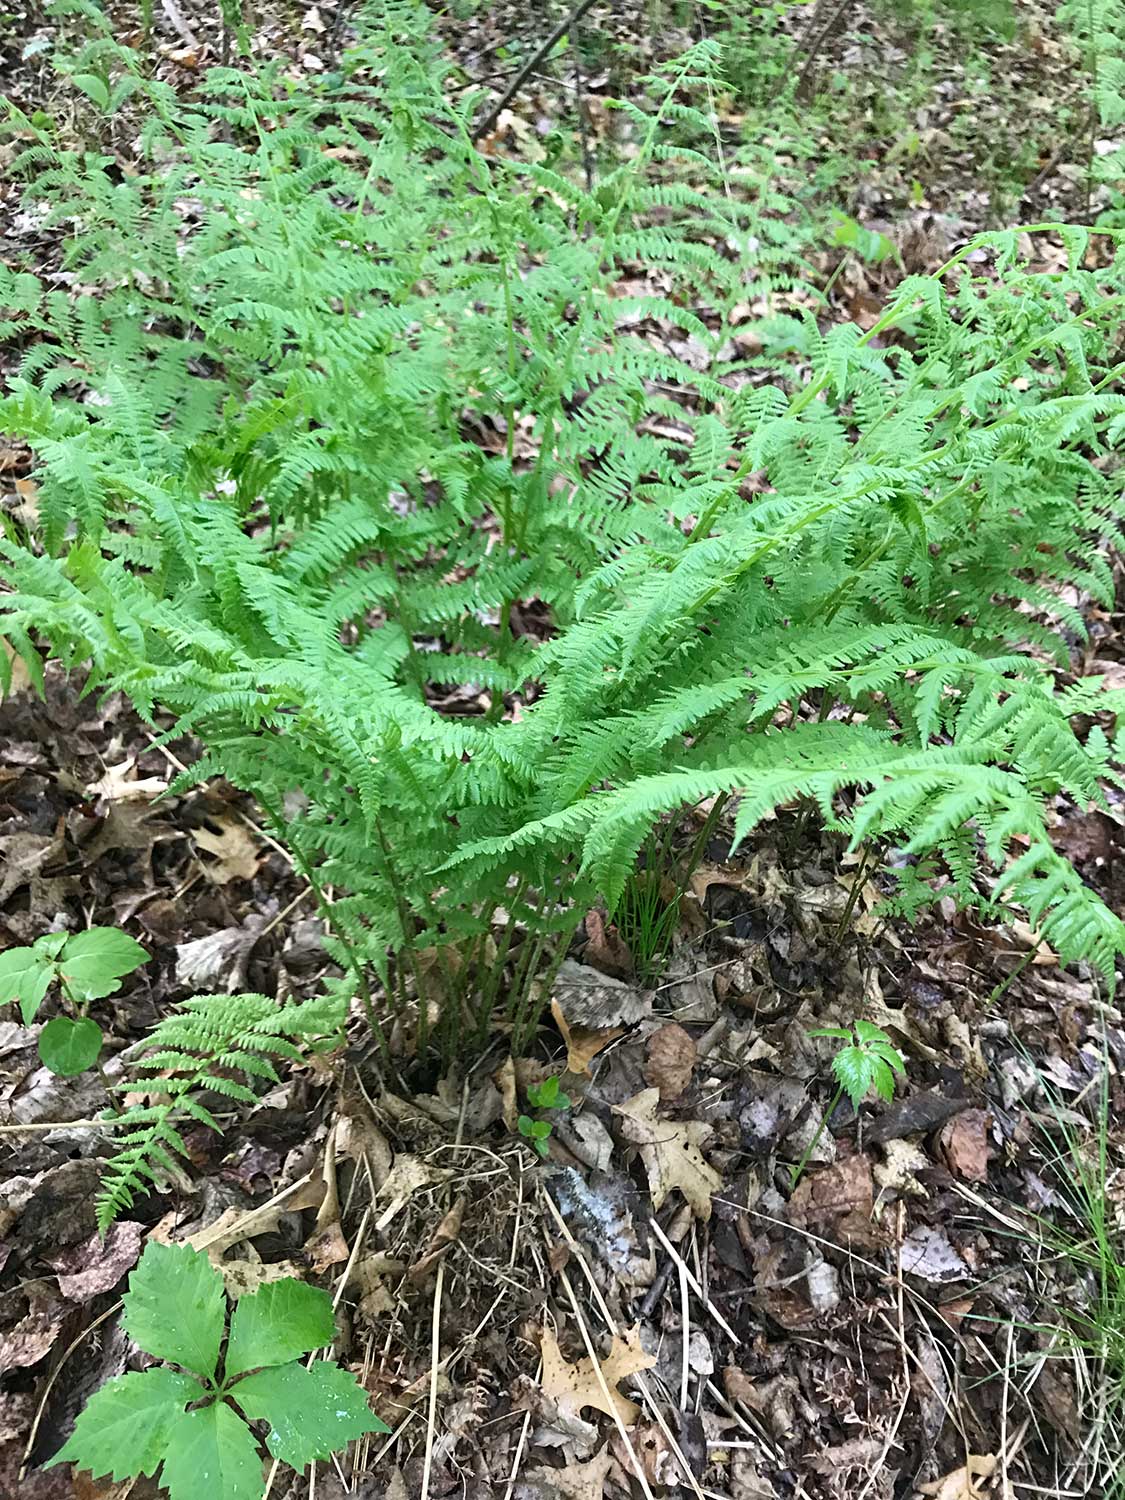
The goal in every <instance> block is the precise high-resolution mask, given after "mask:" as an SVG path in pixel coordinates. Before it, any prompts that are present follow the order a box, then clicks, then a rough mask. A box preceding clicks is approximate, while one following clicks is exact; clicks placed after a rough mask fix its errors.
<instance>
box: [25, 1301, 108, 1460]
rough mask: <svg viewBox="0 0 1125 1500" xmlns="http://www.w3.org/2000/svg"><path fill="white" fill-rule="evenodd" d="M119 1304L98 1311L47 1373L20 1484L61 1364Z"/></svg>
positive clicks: (29, 1436)
mask: <svg viewBox="0 0 1125 1500" xmlns="http://www.w3.org/2000/svg"><path fill="white" fill-rule="evenodd" d="M121 1306H122V1304H121V1301H120V1300H118V1301H117V1302H115V1303H114V1304H113V1305H112V1307H107V1308H106V1310H105V1312H103V1313H99V1314H98V1316H97V1317H96V1318H95V1319H94V1321H93V1322H92V1323H89V1324H87V1326H86V1327H85V1328H83V1330H82V1332H81V1333H79V1334H77V1335H76V1336H75V1337H74V1338H73V1339H71V1341H70V1343H69V1344H68V1345H67V1347H66V1351H65V1353H64V1354H63V1357H62V1359H60V1360H59V1362H58V1364H57V1365H56V1366H55V1368H54V1369H53V1370H52V1371H51V1373H50V1375H48V1377H47V1382H46V1384H45V1385H44V1387H43V1391H42V1394H41V1395H40V1397H39V1405H38V1407H36V1410H35V1417H34V1419H33V1421H32V1423H31V1431H30V1432H29V1433H28V1437H27V1446H26V1447H25V1448H24V1450H23V1458H22V1459H21V1460H20V1471H19V1474H18V1475H17V1476H16V1477H17V1478H18V1480H19V1482H20V1484H22V1483H23V1481H24V1476H25V1475H26V1474H27V1461H28V1459H29V1458H30V1457H31V1450H32V1448H34V1447H35V1439H36V1438H37V1437H38V1435H39V1424H40V1422H42V1420H43V1413H44V1411H46V1409H47V1397H48V1396H49V1395H50V1394H51V1391H52V1390H53V1388H54V1384H55V1381H56V1380H57V1379H58V1378H59V1376H60V1375H61V1374H62V1370H63V1366H64V1365H65V1364H66V1362H67V1360H68V1359H69V1358H70V1356H71V1355H72V1354H73V1353H74V1351H75V1349H77V1348H78V1346H79V1344H80V1343H81V1342H82V1340H83V1339H84V1338H86V1337H87V1335H88V1334H91V1333H93V1331H94V1329H95V1328H97V1327H98V1325H99V1324H101V1323H104V1322H105V1320H106V1319H107V1318H108V1317H110V1316H111V1315H112V1314H113V1313H115V1312H120V1311H121Z"/></svg>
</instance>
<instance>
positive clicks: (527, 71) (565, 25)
mask: <svg viewBox="0 0 1125 1500" xmlns="http://www.w3.org/2000/svg"><path fill="white" fill-rule="evenodd" d="M593 3H594V0H578V4H577V5H575V6H574V7H573V9H572V10H570V11H569V12H568V13H567V14H566V15H565V16H564V17H563V18H562V20H561V21H560V22H559V24H558V25H557V26H556V27H555V29H554V31H552V32H551V34H550V35H549V36H548V37H547V39H546V41H545V42H543V43H542V44H541V45H540V46H539V47H537V48H536V49H535V51H534V52H533V53H532V54H531V56H530V57H529V58H528V60H527V62H525V63H524V65H523V67H522V68H520V69H519V71H518V72H517V73H516V76H515V77H514V78H513V79H512V81H511V83H510V84H509V85H508V87H507V88H506V89H505V90H504V92H503V93H502V94H501V95H500V97H499V99H497V101H496V103H495V104H494V105H493V106H492V107H491V108H490V109H488V110H486V111H485V113H484V115H483V116H482V117H481V119H480V121H479V122H478V123H477V124H476V125H474V126H473V130H472V139H473V140H474V141H478V140H480V138H481V136H482V135H483V134H484V132H485V131H486V130H487V129H488V127H489V126H490V125H493V124H494V123H495V122H496V120H497V118H498V117H499V115H500V112H501V110H503V109H506V108H507V106H508V105H509V104H510V103H511V102H512V100H513V99H514V98H515V96H516V95H517V94H518V93H519V91H520V89H521V88H522V87H523V85H524V84H525V83H526V82H527V80H528V78H529V77H530V76H531V74H532V73H534V71H535V69H536V68H537V67H538V66H539V64H540V63H541V62H542V61H543V59H544V58H545V57H546V56H547V55H548V53H550V52H551V50H552V49H553V48H554V46H555V43H556V42H558V41H559V39H560V38H561V37H563V36H565V35H566V33H567V32H568V31H569V30H570V28H571V27H572V26H574V25H575V24H576V23H577V22H578V21H581V19H582V17H583V16H584V15H585V14H586V12H587V11H588V10H589V9H590V8H591V6H592V5H593Z"/></svg>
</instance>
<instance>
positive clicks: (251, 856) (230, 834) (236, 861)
mask: <svg viewBox="0 0 1125 1500" xmlns="http://www.w3.org/2000/svg"><path fill="white" fill-rule="evenodd" d="M211 822H212V823H214V824H215V826H216V827H217V828H218V830H219V832H218V833H212V832H211V830H210V829H209V828H196V829H194V830H193V831H192V835H191V836H192V838H193V839H194V840H195V842H196V844H197V845H198V846H199V848H200V849H203V850H206V852H207V853H208V854H213V855H214V856H215V857H214V859H213V860H209V861H208V862H207V865H206V870H207V874H208V876H209V877H210V878H211V879H212V880H213V881H214V882H215V884H216V885H226V884H227V883H228V882H229V881H231V880H253V878H254V876H255V875H256V874H257V873H258V850H257V846H256V845H255V843H254V840H253V838H252V837H251V835H250V832H249V830H248V829H246V828H245V827H244V826H243V825H242V824H241V823H237V822H235V820H234V819H233V818H222V817H215V818H212V819H211Z"/></svg>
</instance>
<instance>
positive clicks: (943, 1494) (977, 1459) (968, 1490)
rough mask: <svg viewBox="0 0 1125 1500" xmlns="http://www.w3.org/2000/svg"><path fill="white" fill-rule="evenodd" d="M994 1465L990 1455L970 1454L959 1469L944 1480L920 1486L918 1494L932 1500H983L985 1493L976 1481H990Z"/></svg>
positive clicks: (992, 1457)
mask: <svg viewBox="0 0 1125 1500" xmlns="http://www.w3.org/2000/svg"><path fill="white" fill-rule="evenodd" d="M996 1463H997V1460H996V1457H995V1455H994V1454H992V1453H970V1454H969V1457H968V1459H967V1461H966V1462H965V1464H964V1465H963V1466H962V1467H961V1468H960V1469H954V1470H953V1472H952V1473H951V1474H947V1475H946V1476H945V1478H944V1479H931V1480H930V1482H929V1483H928V1484H920V1485H919V1486H918V1492H919V1494H922V1495H930V1496H931V1497H932V1500H983V1497H984V1493H985V1492H984V1490H983V1489H982V1488H981V1486H980V1484H979V1483H978V1480H983V1479H991V1478H992V1476H993V1474H995V1473H996Z"/></svg>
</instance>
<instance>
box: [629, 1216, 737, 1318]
mask: <svg viewBox="0 0 1125 1500" xmlns="http://www.w3.org/2000/svg"><path fill="white" fill-rule="evenodd" d="M648 1227H649V1228H650V1229H651V1230H652V1232H653V1234H654V1235H655V1236H656V1238H657V1239H658V1240H659V1241H660V1243H661V1244H662V1245H663V1246H664V1249H665V1250H666V1251H667V1253H668V1255H669V1257H670V1258H671V1259H672V1260H673V1261H674V1262H675V1264H676V1265H677V1266H678V1267H679V1271H680V1275H681V1276H684V1277H686V1278H687V1280H688V1283H689V1284H690V1286H691V1289H692V1291H693V1292H694V1293H695V1295H696V1296H697V1297H698V1298H699V1300H700V1302H702V1303H703V1306H704V1307H705V1308H706V1309H707V1311H708V1312H709V1313H710V1314H711V1316H712V1317H713V1318H714V1320H715V1322H716V1323H718V1325H719V1327H720V1328H721V1329H722V1330H723V1332H724V1333H725V1334H726V1336H727V1338H728V1339H730V1340H731V1342H732V1343H733V1344H734V1345H735V1347H736V1348H738V1347H740V1346H741V1344H742V1340H741V1339H740V1338H739V1336H738V1334H737V1333H735V1331H734V1329H733V1328H732V1327H731V1326H730V1324H729V1323H728V1322H727V1320H726V1318H724V1317H723V1315H722V1313H721V1312H720V1311H719V1309H718V1308H717V1307H716V1306H715V1304H714V1303H713V1302H712V1301H711V1300H710V1298H709V1297H708V1296H707V1293H706V1292H705V1291H704V1290H703V1287H702V1286H701V1285H700V1283H699V1281H698V1280H697V1279H696V1276H695V1273H694V1272H693V1271H692V1270H691V1268H690V1266H689V1265H688V1264H687V1262H686V1261H685V1260H684V1258H683V1256H681V1255H680V1253H679V1251H678V1250H677V1249H676V1247H675V1246H674V1245H673V1244H672V1241H671V1240H670V1239H669V1238H668V1236H667V1235H666V1234H665V1233H664V1231H663V1229H661V1227H660V1225H659V1224H658V1223H657V1222H656V1219H655V1218H650V1219H649V1221H648Z"/></svg>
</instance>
